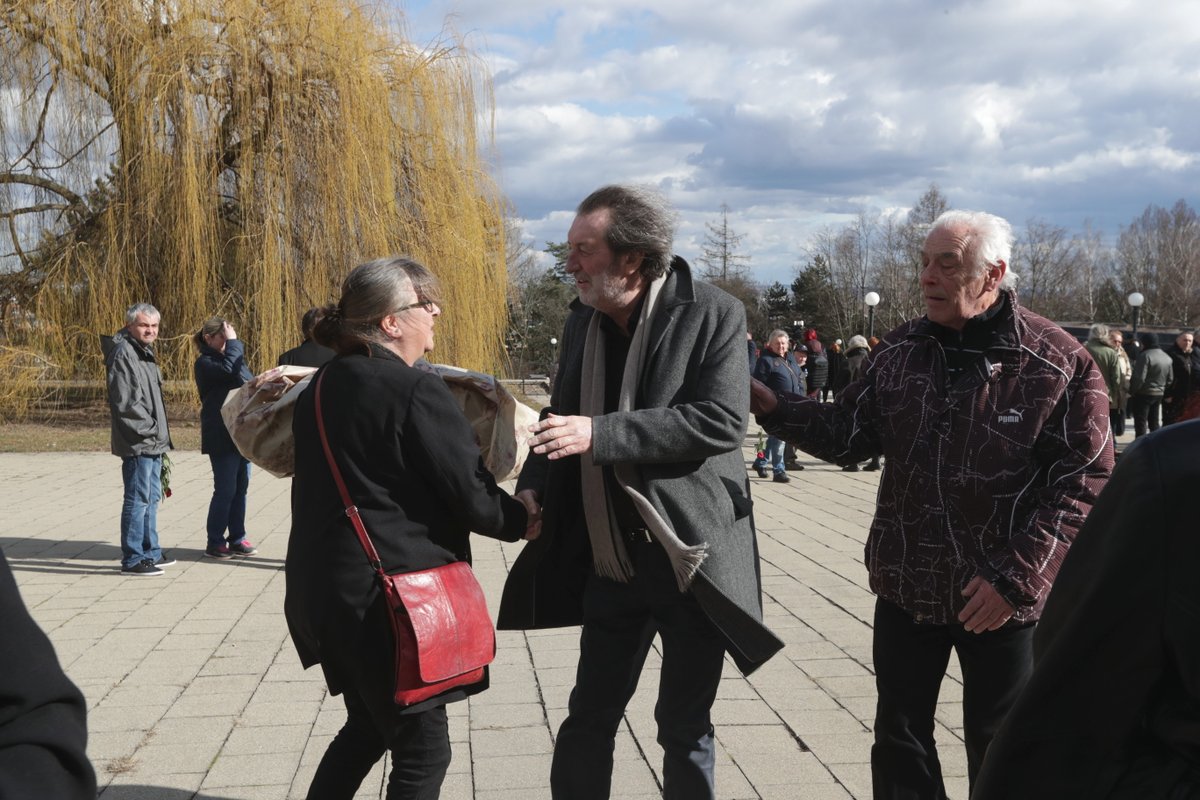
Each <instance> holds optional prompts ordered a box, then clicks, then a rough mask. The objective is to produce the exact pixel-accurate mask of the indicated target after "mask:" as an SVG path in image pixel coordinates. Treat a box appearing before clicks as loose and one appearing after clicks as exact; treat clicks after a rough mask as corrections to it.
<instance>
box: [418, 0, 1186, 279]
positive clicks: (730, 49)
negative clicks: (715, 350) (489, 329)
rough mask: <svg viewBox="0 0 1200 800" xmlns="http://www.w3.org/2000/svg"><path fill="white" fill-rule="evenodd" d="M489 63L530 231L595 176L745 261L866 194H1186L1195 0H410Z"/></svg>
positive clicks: (833, 221) (566, 213) (1090, 204)
mask: <svg viewBox="0 0 1200 800" xmlns="http://www.w3.org/2000/svg"><path fill="white" fill-rule="evenodd" d="M402 6H403V8H404V9H405V11H406V14H407V18H408V25H409V34H410V35H411V36H412V37H413V38H414V39H416V40H418V41H429V40H432V39H435V38H437V37H438V35H439V31H441V30H442V29H443V26H444V24H445V21H446V20H449V21H450V25H451V26H452V27H453V28H454V29H455V30H457V31H458V32H459V33H460V34H461V35H462V36H464V37H465V40H466V43H467V46H468V48H470V49H471V50H473V51H474V52H476V53H477V54H479V55H480V56H481V57H482V58H483V59H484V61H485V63H486V64H487V66H488V69H489V70H490V71H491V74H492V79H493V88H494V93H495V104H496V108H495V111H496V114H495V133H496V155H495V158H496V177H497V179H498V180H499V182H500V184H501V186H502V188H503V190H504V191H505V193H506V194H507V195H508V197H509V198H510V199H511V200H512V201H513V203H514V204H515V206H516V209H517V213H518V215H519V217H520V218H521V221H522V227H523V230H524V233H525V236H526V238H527V239H528V240H529V241H530V242H531V243H534V244H535V245H536V246H537V247H539V248H540V247H541V246H543V242H545V241H546V240H552V241H561V240H563V239H565V238H566V231H567V228H568V227H569V226H570V221H571V218H572V216H573V215H572V211H571V209H572V208H574V206H575V205H576V204H577V203H578V202H579V201H580V200H581V199H582V198H583V197H584V196H586V195H587V193H588V192H590V191H591V190H592V189H594V188H596V187H597V186H600V185H602V184H604V183H611V182H639V183H652V184H655V185H658V186H659V187H660V188H661V189H663V190H664V191H665V192H666V194H667V195H668V197H669V198H670V199H671V200H672V201H673V202H674V204H675V205H676V207H677V208H678V209H679V211H680V215H681V224H680V229H679V234H678V240H677V244H676V249H677V251H678V252H679V253H680V254H682V255H684V256H685V257H689V258H695V256H697V255H698V254H699V252H700V249H701V243H702V240H703V238H704V233H705V223H706V222H715V221H716V220H717V219H718V217H719V213H720V207H721V205H722V204H723V203H724V204H726V205H728V206H729V208H730V224H731V227H732V228H733V230H735V231H737V232H741V233H744V234H745V235H746V238H745V240H744V241H743V243H742V247H743V249H744V251H745V252H746V253H747V254H748V255H750V256H751V258H752V261H751V266H752V268H753V273H754V277H755V278H756V279H757V280H759V281H762V282H764V283H769V282H770V281H775V280H778V281H781V282H783V283H790V281H791V279H792V276H793V274H794V271H795V267H796V265H797V264H798V263H801V262H803V261H805V260H806V256H805V252H804V249H805V245H806V243H807V241H808V239H809V237H810V236H811V235H812V234H813V233H814V232H815V231H818V230H820V229H821V228H822V227H824V226H829V225H838V224H840V223H843V222H845V221H846V220H848V219H850V218H851V217H853V216H854V215H855V214H857V213H858V212H859V211H860V210H863V209H866V210H868V211H879V212H885V213H903V212H904V211H905V210H906V209H907V207H908V206H910V205H911V204H912V203H913V202H914V201H915V200H916V199H917V198H918V197H919V196H920V195H921V194H922V193H923V192H924V191H925V190H926V189H927V188H928V186H929V184H930V183H937V184H938V186H939V187H941V189H942V191H943V193H944V194H946V195H947V197H948V198H949V199H950V201H951V203H952V205H954V206H956V207H959V208H976V209H982V210H987V211H992V212H994V213H998V214H1001V215H1002V216H1005V217H1007V218H1009V219H1010V220H1011V221H1012V222H1013V223H1014V224H1015V225H1017V226H1018V227H1022V226H1023V225H1024V223H1025V221H1026V220H1029V219H1031V218H1041V219H1045V220H1048V221H1050V222H1053V223H1055V224H1058V225H1062V226H1064V227H1067V228H1069V229H1071V230H1082V228H1083V226H1084V223H1085V221H1090V222H1091V224H1092V225H1093V226H1094V227H1097V228H1099V229H1100V230H1102V231H1104V232H1105V233H1106V234H1107V235H1108V237H1109V239H1110V241H1111V240H1115V237H1116V235H1117V234H1118V233H1119V230H1120V226H1122V225H1125V224H1128V223H1129V221H1130V220H1131V219H1133V218H1134V217H1135V216H1137V215H1138V214H1140V213H1141V212H1142V211H1143V210H1144V209H1145V208H1146V206H1147V205H1148V204H1151V203H1154V204H1158V205H1164V206H1170V205H1171V204H1173V203H1174V202H1175V201H1176V200H1179V199H1180V198H1183V199H1185V200H1186V201H1187V202H1188V203H1190V204H1191V205H1192V206H1193V207H1194V208H1195V207H1200V188H1198V187H1200V55H1198V54H1200V6H1197V4H1196V2H1195V1H1194V0H1160V2H1158V3H1137V2H1123V1H1118V0H1091V2H1088V3H1083V2H1078V1H1077V0H1003V1H999V0H984V1H982V2H948V1H943V2H927V1H926V0H888V1H887V2H878V1H877V0H749V2H747V1H746V0H742V1H741V2H725V1H723V0H687V1H686V2H683V1H682V0H642V2H632V1H631V0H604V2H603V3H588V2H578V3H574V4H566V3H553V2H549V1H548V0H505V2H497V0H421V1H420V2H402Z"/></svg>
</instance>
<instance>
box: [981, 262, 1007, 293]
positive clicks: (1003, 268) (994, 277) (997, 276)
mask: <svg viewBox="0 0 1200 800" xmlns="http://www.w3.org/2000/svg"><path fill="white" fill-rule="evenodd" d="M1006 272H1008V263H1007V262H1005V261H997V262H996V264H995V265H994V266H991V267H988V272H987V281H986V282H985V283H984V287H983V288H984V289H986V290H987V291H989V292H990V291H993V290H995V289H996V288H997V287H999V286H1000V281H1002V280H1004V273H1006Z"/></svg>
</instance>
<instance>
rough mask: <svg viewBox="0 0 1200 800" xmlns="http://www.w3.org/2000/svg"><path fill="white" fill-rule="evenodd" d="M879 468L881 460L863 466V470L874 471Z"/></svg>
mask: <svg viewBox="0 0 1200 800" xmlns="http://www.w3.org/2000/svg"><path fill="white" fill-rule="evenodd" d="M877 469H879V462H878V461H872V462H871V463H870V464H867V465H866V466H865V467H863V472H874V471H875V470H877Z"/></svg>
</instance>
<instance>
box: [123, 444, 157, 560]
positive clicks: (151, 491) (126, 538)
mask: <svg viewBox="0 0 1200 800" xmlns="http://www.w3.org/2000/svg"><path fill="white" fill-rule="evenodd" d="M121 480H122V481H123V482H124V484H125V494H124V497H123V498H122V500H121V566H122V567H132V566H134V565H136V564H138V563H140V562H142V561H146V560H149V561H158V560H159V559H160V558H162V549H161V548H160V547H159V546H158V501H159V500H160V499H161V498H162V456H161V455H158V456H130V457H128V458H122V459H121Z"/></svg>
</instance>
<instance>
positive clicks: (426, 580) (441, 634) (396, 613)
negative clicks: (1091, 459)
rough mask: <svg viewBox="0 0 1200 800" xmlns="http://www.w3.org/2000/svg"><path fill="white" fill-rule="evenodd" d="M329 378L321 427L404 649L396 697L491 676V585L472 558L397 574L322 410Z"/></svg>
mask: <svg viewBox="0 0 1200 800" xmlns="http://www.w3.org/2000/svg"><path fill="white" fill-rule="evenodd" d="M324 378H325V373H323V372H322V373H321V374H320V375H319V376H318V377H317V383H316V387H315V389H314V393H315V396H314V402H315V405H316V415H317V431H318V433H319V434H320V436H321V447H322V448H323V449H324V451H325V458H326V460H327V461H328V462H329V471H330V472H331V473H333V480H334V482H335V483H336V484H337V487H338V493H339V494H340V495H341V498H342V503H344V504H345V506H346V516H348V517H349V518H350V522H351V524H353V525H354V532H355V534H357V536H358V541H359V543H360V544H361V545H362V548H363V551H364V552H365V553H366V555H367V562H368V563H369V564H370V565H371V568H372V569H374V570H375V576H376V579H377V580H378V581H379V583H380V587H381V588H382V589H383V594H384V598H385V600H386V601H387V609H388V619H389V621H390V622H391V625H392V634H393V639H394V641H395V648H396V652H395V665H396V691H395V697H394V699H395V701H396V703H398V704H399V705H402V706H410V705H414V704H416V703H420V702H422V701H424V700H428V699H429V698H431V697H434V696H436V695H439V694H442V693H443V692H447V691H449V690H451V689H454V688H456V687H458V686H468V685H470V684H472V683H478V682H479V681H481V680H483V674H484V667H486V666H487V665H488V664H490V663H491V662H492V660H493V659H494V658H495V657H496V631H495V628H493V627H492V619H491V615H490V614H488V609H487V600H486V598H485V597H484V595H483V587H481V586H480V585H479V581H478V580H476V579H475V573H473V572H472V571H471V566H470V565H469V564H468V563H467V562H465V561H456V562H454V563H452V564H445V565H443V566H440V567H434V568H433V569H426V570H420V571H418V572H405V573H400V574H397V575H389V574H387V573H386V572H385V571H384V569H383V564H382V563H381V562H380V560H379V553H378V552H376V550H375V545H373V544H372V543H371V538H370V537H369V536H368V535H367V529H366V526H365V525H364V524H363V521H362V517H361V516H360V515H359V513H358V508H357V507H356V506H355V505H354V504H353V502H352V501H351V499H350V492H349V491H348V490H347V489H346V484H345V482H344V481H343V480H342V473H341V470H339V469H338V466H337V462H336V461H335V460H334V457H333V451H332V450H331V449H330V447H329V439H328V438H327V437H326V434H325V419H324V417H323V415H322V413H321V381H322V380H324Z"/></svg>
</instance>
